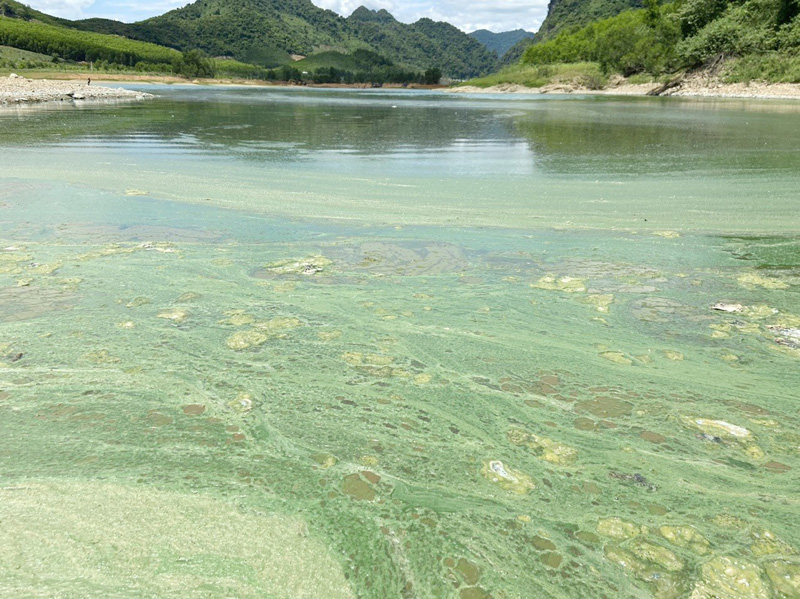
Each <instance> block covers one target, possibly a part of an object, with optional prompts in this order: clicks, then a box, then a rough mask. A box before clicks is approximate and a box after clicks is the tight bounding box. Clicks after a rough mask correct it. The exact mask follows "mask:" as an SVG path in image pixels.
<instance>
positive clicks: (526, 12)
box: [22, 0, 547, 32]
mask: <svg viewBox="0 0 800 599" xmlns="http://www.w3.org/2000/svg"><path fill="white" fill-rule="evenodd" d="M22 1H23V2H25V0H22ZM312 2H314V4H316V5H317V6H321V7H323V8H328V9H330V10H333V11H335V12H337V13H339V14H340V15H343V16H348V15H349V14H350V13H352V12H353V11H354V10H355V9H356V8H358V7H359V6H360V5H362V4H363V5H364V6H367V7H368V8H373V9H379V8H385V9H386V10H388V11H389V12H390V13H392V14H393V15H394V16H395V18H397V19H399V20H400V21H403V22H406V23H411V22H413V21H416V20H417V19H419V18H421V17H428V18H431V19H434V20H436V21H447V22H449V23H452V24H453V25H455V26H456V27H458V28H460V29H463V30H464V31H467V32H469V31H474V30H475V29H489V30H491V31H498V32H499V31H508V30H511V29H527V30H528V31H536V30H537V29H538V28H539V25H541V24H542V21H543V20H544V17H545V15H546V14H547V0H312ZM26 3H27V4H30V6H32V7H33V8H36V9H38V10H41V11H43V12H46V13H48V14H51V15H56V16H60V17H66V18H69V19H82V18H88V17H106V18H109V19H117V20H119V21H125V22H131V21H140V20H142V19H146V18H148V17H153V16H156V15H160V14H162V13H165V12H167V11H168V10H171V9H173V8H178V7H180V6H185V5H186V4H188V2H186V1H182V0H143V1H140V2H137V1H136V0H28V1H27V2H26Z"/></svg>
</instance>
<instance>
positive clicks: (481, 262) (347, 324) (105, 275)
mask: <svg viewBox="0 0 800 599" xmlns="http://www.w3.org/2000/svg"><path fill="white" fill-rule="evenodd" d="M147 91H153V92H155V93H157V94H159V97H158V98H157V99H155V100H152V101H149V102H142V103H134V104H85V105H82V106H73V105H69V106H60V105H45V106H38V107H34V108H28V107H24V108H4V109H3V110H2V111H0V156H2V158H0V543H1V544H2V546H3V547H4V550H3V551H2V552H1V554H0V595H3V596H6V595H8V596H20V597H22V596H43V597H89V596H92V597H95V596H96V597H151V596H157V597H268V598H273V597H274V598H278V597H279V598H287V599H289V598H296V597H308V598H311V597H314V598H316V597H320V598H328V597H330V598H333V597H364V598H373V597H374V598H381V599H382V598H393V597H402V598H417V597H419V598H426V597H436V598H458V599H486V598H489V597H493V598H495V599H505V598H508V599H510V598H549V597H554V598H555V597H564V598H584V597H591V598H595V597H596V598H601V597H643V598H647V597H657V598H660V599H669V598H675V599H677V598H680V597H691V598H692V599H712V598H714V599H743V598H751V597H752V598H757V599H761V598H764V599H786V598H789V599H792V598H797V597H800V556H799V554H798V552H800V493H799V492H798V489H800V478H798V473H799V472H800V431H798V425H799V424H800V416H798V406H799V405H800V391H799V389H800V152H798V149H800V148H799V147H798V146H800V144H799V143H798V140H800V104H797V103H791V102H781V101H770V102H768V101H758V100H751V101H747V102H744V101H736V100H679V99H666V100H664V99H610V98H591V97H558V96H552V97H542V98H530V97H526V98H514V97H512V98H509V97H506V96H475V97H463V96H459V97H454V96H448V95H446V94H441V93H429V92H396V91H395V92H388V91H368V90H362V91H342V90H285V89H280V88H272V89H253V88H236V87H231V88H216V89H205V88H197V87H189V86H186V87H180V86H175V87H170V86H163V87H152V86H151V87H148V88H147ZM715 305H718V307H722V308H724V309H723V310H719V309H717V310H715V309H713V307H714V306H715Z"/></svg>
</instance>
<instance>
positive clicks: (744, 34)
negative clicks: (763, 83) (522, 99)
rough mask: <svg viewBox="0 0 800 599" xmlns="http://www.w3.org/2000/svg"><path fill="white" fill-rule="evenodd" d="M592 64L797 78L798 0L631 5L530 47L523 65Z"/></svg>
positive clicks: (607, 68) (625, 69) (608, 68)
mask: <svg viewBox="0 0 800 599" xmlns="http://www.w3.org/2000/svg"><path fill="white" fill-rule="evenodd" d="M584 61H587V62H595V63H598V64H599V65H600V67H601V69H602V70H603V71H604V72H606V73H610V72H618V73H622V74H624V75H633V74H636V73H648V74H651V75H656V76H657V75H661V74H665V73H667V74H668V73H675V72H678V71H681V70H685V69H692V68H696V67H700V66H702V65H706V64H709V63H711V62H714V63H715V64H720V65H722V64H725V65H727V70H726V73H725V75H726V76H727V77H728V78H729V79H731V80H750V79H766V80H770V81H786V82H795V83H798V82H800V6H798V2H797V0H731V1H728V2H722V1H721V0H680V1H678V2H673V3H669V4H664V5H659V4H658V2H657V0H648V1H647V8H645V9H641V10H629V11H625V12H623V13H620V14H619V15H617V16H615V17H611V18H608V19H602V20H599V21H595V22H593V23H590V24H589V25H587V26H585V27H581V28H573V29H567V30H564V31H562V32H561V33H559V34H557V35H555V36H554V37H552V38H551V39H549V40H547V41H543V42H542V43H538V44H534V45H533V46H531V47H529V48H528V49H527V50H526V51H525V53H524V54H523V57H522V64H523V65H548V64H559V63H561V64H564V63H575V62H584Z"/></svg>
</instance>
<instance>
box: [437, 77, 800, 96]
mask: <svg viewBox="0 0 800 599" xmlns="http://www.w3.org/2000/svg"><path fill="white" fill-rule="evenodd" d="M659 87H661V86H660V84H657V83H637V84H631V83H627V82H626V81H625V80H623V79H622V78H619V79H618V80H616V81H612V82H611V83H610V84H609V85H608V86H607V87H605V88H604V89H599V90H596V89H595V90H592V89H588V88H585V87H582V86H580V85H578V84H576V83H574V82H567V83H555V84H551V85H546V86H544V87H525V86H522V85H517V84H513V83H504V84H501V85H495V86H493V87H486V88H480V87H475V86H462V87H454V88H450V89H447V90H445V91H447V92H450V93H481V94H498V93H505V94H596V95H603V96H646V95H652V94H651V92H652V91H653V90H656V89H658V88H659ZM658 95H660V96H678V97H707V98H774V99H784V100H789V99H795V100H798V99H800V84H796V83H762V82H757V81H754V82H751V83H722V82H721V81H720V80H719V79H716V78H709V77H704V76H702V75H694V76H690V77H686V78H683V79H682V80H680V82H679V83H677V84H676V85H675V86H674V87H672V88H670V89H667V90H665V91H663V92H662V93H660V94H658Z"/></svg>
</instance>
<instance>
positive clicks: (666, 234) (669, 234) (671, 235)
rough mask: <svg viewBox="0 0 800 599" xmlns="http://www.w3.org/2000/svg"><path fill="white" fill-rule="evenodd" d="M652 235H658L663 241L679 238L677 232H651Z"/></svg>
mask: <svg viewBox="0 0 800 599" xmlns="http://www.w3.org/2000/svg"><path fill="white" fill-rule="evenodd" d="M653 235H658V236H659V237H663V238H664V239H677V238H678V237H680V236H681V234H680V233H678V232H677V231H653Z"/></svg>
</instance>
